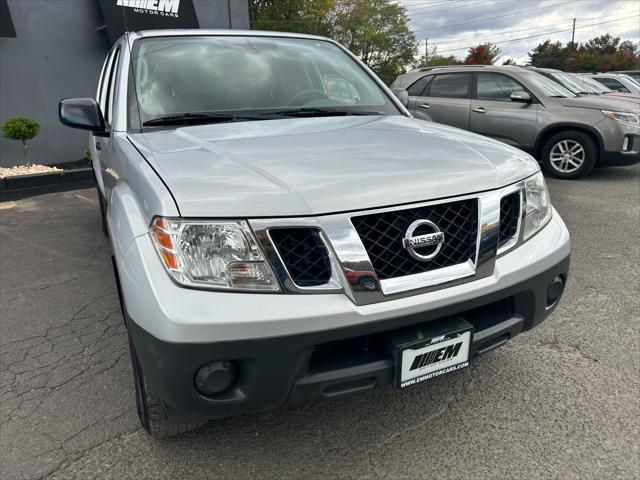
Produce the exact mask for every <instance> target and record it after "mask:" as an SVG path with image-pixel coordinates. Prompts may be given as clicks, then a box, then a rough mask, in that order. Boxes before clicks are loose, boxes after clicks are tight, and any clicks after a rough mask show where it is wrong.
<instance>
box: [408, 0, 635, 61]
mask: <svg viewBox="0 0 640 480" xmlns="http://www.w3.org/2000/svg"><path fill="white" fill-rule="evenodd" d="M398 1H399V2H400V3H402V4H404V5H405V6H406V8H407V12H408V14H409V18H410V25H411V28H412V29H413V31H414V33H415V34H416V37H417V38H418V40H419V41H420V54H421V55H423V54H424V47H425V37H428V38H429V46H430V47H431V46H432V45H437V47H438V54H440V55H455V56H456V57H458V58H464V57H465V56H466V54H467V48H468V47H469V46H471V45H477V44H478V43H481V42H482V43H484V42H492V43H496V44H498V46H499V47H500V48H501V49H502V57H501V58H502V59H504V58H506V57H511V58H515V59H516V60H517V61H518V63H526V62H527V61H528V60H529V56H528V55H527V53H528V52H529V51H530V50H531V49H532V48H534V47H535V46H536V45H538V43H541V42H543V41H545V40H547V39H550V40H552V41H554V42H555V41H556V40H560V41H561V42H562V43H566V42H568V41H570V40H571V26H572V22H573V19H574V18H576V37H575V38H576V42H584V41H586V40H588V39H590V38H593V37H596V36H599V35H603V34H605V33H611V34H613V35H615V36H619V37H622V39H623V40H632V41H634V42H638V41H640V0H573V1H568V0H398ZM489 17H493V18H489ZM605 22H606V23H605ZM594 24H598V25H594ZM558 30H566V31H563V32H558ZM553 32H556V33H553ZM533 35H536V36H535V37H533V38H528V39H522V40H517V41H509V42H505V43H500V42H504V41H505V40H512V39H520V38H522V37H530V36H533Z"/></svg>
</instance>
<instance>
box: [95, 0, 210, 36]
mask: <svg viewBox="0 0 640 480" xmlns="http://www.w3.org/2000/svg"><path fill="white" fill-rule="evenodd" d="M98 2H99V5H100V9H101V11H102V16H103V18H104V22H105V24H106V27H107V33H108V35H109V39H110V40H111V42H114V41H116V40H117V39H118V37H119V36H120V35H122V34H123V33H124V32H127V31H129V32H132V31H136V30H154V29H158V28H198V19H197V17H196V12H195V10H194V8H193V1H192V0H98Z"/></svg>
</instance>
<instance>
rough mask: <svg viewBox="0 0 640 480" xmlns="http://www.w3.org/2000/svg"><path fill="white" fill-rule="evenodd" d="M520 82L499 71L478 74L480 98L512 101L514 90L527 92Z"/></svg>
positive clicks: (478, 95)
mask: <svg viewBox="0 0 640 480" xmlns="http://www.w3.org/2000/svg"><path fill="white" fill-rule="evenodd" d="M526 91H527V89H526V88H524V87H523V86H522V85H521V84H520V83H518V82H517V81H515V80H514V79H513V78H511V77H508V76H506V75H502V74H499V73H479V74H478V94H477V97H478V100H490V101H494V102H510V101H511V94H512V93H513V92H526Z"/></svg>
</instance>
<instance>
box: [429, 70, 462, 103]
mask: <svg viewBox="0 0 640 480" xmlns="http://www.w3.org/2000/svg"><path fill="white" fill-rule="evenodd" d="M472 78H473V75H472V74H471V73H447V74H444V75H436V76H435V77H434V79H433V81H432V82H431V85H430V88H429V94H428V96H429V97H440V98H469V94H470V93H471V79H472Z"/></svg>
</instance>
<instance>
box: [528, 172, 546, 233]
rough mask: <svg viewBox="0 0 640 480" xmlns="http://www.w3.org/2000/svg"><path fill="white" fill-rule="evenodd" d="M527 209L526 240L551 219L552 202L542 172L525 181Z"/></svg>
mask: <svg viewBox="0 0 640 480" xmlns="http://www.w3.org/2000/svg"><path fill="white" fill-rule="evenodd" d="M524 188H525V196H526V210H525V216H524V240H527V239H528V238H530V237H531V236H532V235H533V234H534V233H536V232H537V231H538V230H540V229H541V228H542V227H544V226H545V225H546V224H547V222H548V221H549V220H550V219H551V202H550V201H549V193H548V192H547V186H546V184H545V183H544V177H543V176H542V172H538V173H536V174H535V175H533V176H531V177H529V178H527V179H526V180H525V181H524Z"/></svg>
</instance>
